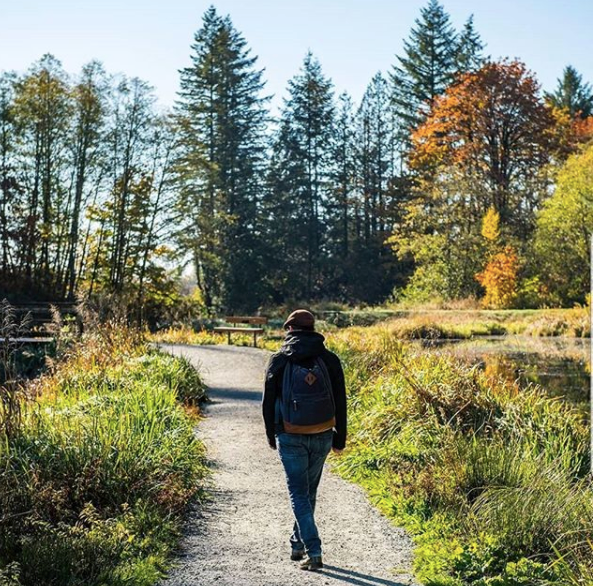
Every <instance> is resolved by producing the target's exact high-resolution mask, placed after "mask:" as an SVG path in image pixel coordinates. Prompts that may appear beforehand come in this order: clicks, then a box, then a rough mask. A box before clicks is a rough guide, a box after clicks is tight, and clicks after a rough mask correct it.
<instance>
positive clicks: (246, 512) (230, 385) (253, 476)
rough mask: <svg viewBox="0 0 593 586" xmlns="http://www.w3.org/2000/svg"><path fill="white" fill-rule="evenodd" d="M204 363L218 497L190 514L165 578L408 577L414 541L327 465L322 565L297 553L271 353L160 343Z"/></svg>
mask: <svg viewBox="0 0 593 586" xmlns="http://www.w3.org/2000/svg"><path fill="white" fill-rule="evenodd" d="M163 348H164V349H166V350H167V351H169V352H172V353H174V354H177V355H183V356H187V357H188V358H189V359H190V360H191V361H192V362H193V363H194V364H195V365H196V366H197V367H198V368H199V369H200V371H201V373H202V374H203V376H204V378H205V381H206V383H207V384H208V386H209V387H210V390H209V394H210V397H211V399H212V403H210V404H209V405H208V406H207V408H206V411H205V412H206V418H205V419H204V420H203V421H202V422H201V423H200V425H199V426H198V435H199V436H200V437H201V438H202V439H203V440H204V442H205V444H206V447H207V450H208V455H209V459H210V460H211V464H212V466H213V468H214V477H213V488H212V491H211V493H212V497H213V498H212V500H211V502H209V503H208V504H206V505H205V506H204V507H203V508H202V509H201V510H196V511H194V512H192V513H191V514H190V517H189V519H188V523H187V527H186V532H185V537H184V539H183V542H182V549H181V551H180V553H179V557H178V559H177V561H176V562H175V565H174V567H173V569H172V570H171V572H170V574H169V576H168V578H167V579H166V580H164V581H163V582H162V586H189V585H192V586H198V585H199V586H213V585H216V586H305V585H306V586H311V585H317V584H330V585H337V584H356V585H358V586H401V585H404V584H406V585H407V584H412V583H413V582H412V579H411V578H410V575H409V573H408V572H409V568H410V560H411V543H410V540H409V538H408V537H407V536H406V534H405V532H404V531H403V530H402V529H400V528H397V527H394V526H393V525H392V524H391V523H390V522H389V521H388V520H387V519H386V518H385V517H383V516H382V515H381V514H380V513H378V512H377V511H376V510H375V509H374V508H373V507H372V506H371V505H370V504H369V502H368V500H367V498H366V496H365V495H364V493H363V491H362V490H361V489H360V488H359V487H358V486H356V485H353V484H350V483H348V482H346V481H344V480H342V479H341V478H339V477H338V476H337V475H335V474H332V473H331V472H329V470H328V469H327V466H326V470H325V472H324V475H323V478H322V480H321V485H320V488H319V493H318V509H317V515H316V516H317V522H318V526H319V531H320V535H321V539H322V541H323V550H324V552H323V555H324V563H325V568H324V570H323V572H320V573H314V572H304V571H302V570H300V569H299V568H298V565H297V563H295V562H291V561H290V545H289V541H288V538H289V536H290V532H291V530H292V523H293V517H292V511H291V509H290V504H289V500H288V491H287V489H286V484H285V480H284V471H283V469H282V466H281V464H280V460H279V458H278V454H277V452H275V451H273V450H271V449H270V448H269V447H268V445H267V442H266V439H265V434H264V428H263V420H262V417H261V407H260V401H261V389H262V384H263V383H262V381H263V372H264V368H265V365H266V362H267V359H268V356H269V354H268V353H267V352H265V351H263V350H258V349H257V348H244V347H236V346H182V345H175V346H169V345H167V346H163Z"/></svg>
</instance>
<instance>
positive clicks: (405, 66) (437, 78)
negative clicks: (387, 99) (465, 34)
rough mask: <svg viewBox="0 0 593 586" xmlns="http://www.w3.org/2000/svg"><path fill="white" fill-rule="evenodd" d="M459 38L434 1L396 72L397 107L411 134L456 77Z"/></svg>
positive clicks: (419, 21)
mask: <svg viewBox="0 0 593 586" xmlns="http://www.w3.org/2000/svg"><path fill="white" fill-rule="evenodd" d="M456 53H457V36H456V33H455V31H454V29H453V27H452V25H451V22H450V19H449V15H448V14H447V13H446V12H445V9H444V8H443V6H442V5H441V4H440V3H439V2H438V0H430V1H429V3H428V6H426V7H425V8H423V9H422V10H421V12H420V18H419V19H416V21H415V27H414V28H413V29H412V31H411V34H410V38H409V39H408V40H406V41H404V56H401V57H400V56H398V57H397V60H398V62H399V63H398V65H396V66H395V67H394V68H393V72H392V74H391V80H392V84H393V98H392V100H393V105H394V107H395V110H396V113H397V116H398V118H399V119H400V124H401V126H402V130H403V131H404V133H405V134H407V133H408V132H409V131H410V130H411V129H414V128H416V127H417V126H418V125H419V124H420V123H421V122H422V121H423V120H424V119H425V117H426V115H427V113H428V111H429V110H430V108H431V106H432V104H433V102H434V100H435V98H436V97H437V96H438V95H440V94H441V93H442V92H443V91H444V90H445V89H446V88H447V86H448V85H449V84H450V83H451V82H452V81H453V78H454V75H455V73H456V69H457V66H456Z"/></svg>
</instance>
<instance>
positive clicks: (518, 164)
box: [410, 60, 556, 236]
mask: <svg viewBox="0 0 593 586" xmlns="http://www.w3.org/2000/svg"><path fill="white" fill-rule="evenodd" d="M539 90H540V88H539V84H538V83H537V81H536V79H535V77H534V76H533V74H532V73H531V72H529V71H528V70H527V69H526V67H525V65H524V64H523V63H521V62H519V61H506V60H505V61H501V62H491V63H486V64H485V65H484V66H483V67H482V68H481V69H479V70H478V71H476V72H473V73H468V74H465V75H463V76H461V77H460V78H459V79H458V81H457V83H455V84H454V85H452V86H451V87H450V88H449V89H448V90H447V91H446V92H445V93H444V94H443V95H442V96H440V97H439V98H437V100H436V102H435V105H434V107H433V109H432V111H431V114H430V115H429V117H428V118H427V120H426V122H425V123H424V124H422V125H421V126H420V127H419V128H418V129H417V130H416V131H415V132H414V133H413V135H412V147H413V148H412V152H411V155H410V165H411V167H412V168H413V169H414V170H416V171H417V172H418V173H419V174H420V175H421V176H423V177H427V178H429V181H433V182H434V181H436V182H438V183H440V184H441V185H442V186H443V187H444V190H441V191H442V192H443V194H444V195H446V197H448V198H449V200H451V201H455V203H458V204H459V203H460V204H461V205H463V207H464V212H465V215H466V219H470V218H471V222H472V223H473V224H474V225H475V224H478V225H479V223H480V220H481V218H482V217H483V216H484V214H485V212H486V210H487V209H488V208H489V207H490V206H494V207H495V209H496V210H498V212H499V214H500V216H501V222H502V224H503V225H510V226H513V227H514V228H515V231H519V232H521V234H520V235H521V236H526V234H525V232H526V231H528V230H529V229H530V228H532V227H533V212H534V211H535V209H536V208H537V205H538V203H539V201H538V200H539V198H540V197H539V196H540V195H541V194H543V193H544V192H545V187H544V186H543V185H542V184H541V183H542V169H543V168H544V166H545V165H546V163H548V162H549V160H550V156H551V153H553V152H554V148H555V141H556V133H555V132H554V129H555V118H554V116H553V114H552V108H551V107H550V106H548V105H546V104H545V103H544V101H543V100H542V98H541V97H540V95H539ZM456 186H461V187H462V188H465V189H464V191H463V192H461V191H460V189H459V187H457V189H456ZM467 216H469V217H470V218H467ZM518 235H519V234H518Z"/></svg>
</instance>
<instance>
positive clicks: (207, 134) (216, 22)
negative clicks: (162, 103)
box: [177, 7, 267, 309]
mask: <svg viewBox="0 0 593 586" xmlns="http://www.w3.org/2000/svg"><path fill="white" fill-rule="evenodd" d="M192 51H193V53H192V56H191V60H192V65H191V66H190V67H187V68H185V69H183V70H181V72H180V73H181V90H180V92H179V100H178V102H177V120H178V132H179V141H178V158H177V171H178V177H179V189H180V200H179V204H180V210H181V211H182V212H183V214H184V216H185V217H187V219H188V220H189V221H188V223H187V224H186V225H184V229H183V230H182V233H181V236H182V238H181V241H182V243H183V245H184V246H185V247H186V248H187V249H188V251H189V252H190V253H191V254H192V256H193V259H194V263H195V267H196V276H197V280H198V286H199V287H200V289H201V290H202V292H203V295H204V299H205V301H206V303H207V305H208V306H212V305H214V304H215V303H216V304H220V305H222V306H223V307H225V308H226V309H239V308H246V309H247V308H248V307H249V306H252V305H253V304H255V305H257V301H258V300H257V293H256V292H255V291H254V287H255V286H256V284H257V283H258V281H259V279H258V275H257V270H256V262H257V260H256V255H257V253H258V247H259V246H261V245H260V243H259V242H258V241H257V240H256V235H257V234H258V223H259V218H258V207H259V203H258V202H259V195H260V192H261V183H262V173H263V163H264V154H265V139H264V132H265V126H266V120H267V111H266V108H265V104H266V100H267V99H266V98H263V97H261V91H262V89H263V87H264V82H263V81H262V71H261V70H257V69H256V68H255V64H256V60H257V58H256V57H252V56H251V55H250V51H249V49H248V48H247V44H246V41H245V40H244V38H243V37H242V36H241V34H240V33H239V32H238V31H237V30H235V28H234V27H233V24H232V22H231V20H230V18H229V17H228V16H226V17H221V16H219V15H218V14H217V13H216V10H215V8H214V7H211V8H209V9H208V10H207V11H206V13H205V14H204V17H203V24H202V28H201V29H200V30H198V32H197V33H196V35H195V38H194V44H193V45H192Z"/></svg>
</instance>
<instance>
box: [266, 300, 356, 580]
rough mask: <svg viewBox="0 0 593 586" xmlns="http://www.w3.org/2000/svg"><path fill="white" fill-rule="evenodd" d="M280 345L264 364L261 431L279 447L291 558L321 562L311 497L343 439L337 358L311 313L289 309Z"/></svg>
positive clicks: (304, 565)
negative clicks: (285, 486) (290, 529)
mask: <svg viewBox="0 0 593 586" xmlns="http://www.w3.org/2000/svg"><path fill="white" fill-rule="evenodd" d="M284 329H285V330H286V331H287V333H286V337H285V339H284V343H283V345H282V347H281V348H280V350H279V351H278V352H276V353H275V354H273V355H272V356H271V358H270V361H269V363H268V366H267V369H266V379H265V388H264V395H263V401H262V410H263V416H264V422H265V427H266V436H267V438H268V443H269V445H270V447H271V448H272V449H276V447H277V448H278V453H279V455H280V460H281V461H282V465H283V466H284V471H285V473H286V481H287V484H288V492H289V495H290V502H291V505H292V510H293V512H294V516H295V523H294V528H293V533H292V536H291V538H290V544H291V548H292V553H291V556H290V557H291V559H292V560H295V561H297V560H303V558H305V553H306V554H307V557H306V559H304V560H303V561H302V562H301V564H300V567H301V569H303V570H319V569H321V568H322V567H323V560H322V552H321V539H320V538H319V532H318V530H317V525H316V524H315V516H314V513H315V501H316V496H317V487H318V486H319V481H320V479H321V473H322V471H323V464H324V463H325V459H326V458H327V455H328V454H329V452H330V450H333V451H334V452H335V453H336V454H341V453H342V450H343V449H344V446H345V444H346V389H345V385H344V373H343V371H342V365H341V364H340V359H339V358H338V357H337V356H336V355H335V354H334V353H333V352H330V351H329V350H328V349H327V348H326V347H325V345H324V343H323V342H324V337H323V336H322V335H321V334H320V333H318V332H316V331H315V318H314V316H313V314H312V313H311V312H309V311H307V310H304V309H297V310H296V311H293V312H292V313H291V314H290V315H289V316H288V319H287V320H286V321H285V322H284Z"/></svg>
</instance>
